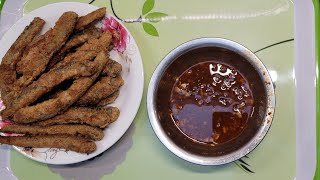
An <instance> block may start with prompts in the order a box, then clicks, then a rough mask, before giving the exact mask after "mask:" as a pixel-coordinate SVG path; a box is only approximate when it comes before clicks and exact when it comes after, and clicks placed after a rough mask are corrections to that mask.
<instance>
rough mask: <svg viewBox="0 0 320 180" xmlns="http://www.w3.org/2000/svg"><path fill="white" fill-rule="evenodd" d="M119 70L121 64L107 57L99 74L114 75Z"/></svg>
mask: <svg viewBox="0 0 320 180" xmlns="http://www.w3.org/2000/svg"><path fill="white" fill-rule="evenodd" d="M121 71H122V66H121V64H120V63H118V62H117V61H115V60H112V59H110V58H109V60H108V63H107V65H106V67H105V68H104V70H103V71H102V73H101V74H102V75H105V76H111V77H116V76H117V75H118V74H120V72H121Z"/></svg>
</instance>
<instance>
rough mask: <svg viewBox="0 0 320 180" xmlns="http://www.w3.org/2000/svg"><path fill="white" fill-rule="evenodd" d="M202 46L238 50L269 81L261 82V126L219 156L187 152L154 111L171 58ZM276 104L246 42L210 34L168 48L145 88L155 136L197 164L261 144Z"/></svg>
mask: <svg viewBox="0 0 320 180" xmlns="http://www.w3.org/2000/svg"><path fill="white" fill-rule="evenodd" d="M202 47H220V48H225V49H228V50H231V51H233V52H235V53H238V54H239V55H241V56H243V57H244V59H246V60H247V61H248V62H249V63H250V64H252V65H253V66H254V67H255V68H256V70H257V72H258V73H259V75H260V77H261V78H262V80H263V82H269V83H264V84H265V90H266V96H267V102H266V110H265V116H264V118H263V122H262V125H261V127H260V128H259V130H258V131H257V132H256V134H255V136H254V137H253V138H252V139H251V140H250V141H248V142H247V143H246V144H244V145H243V146H242V147H241V148H239V149H237V150H235V151H233V152H231V153H228V154H225V155H222V156H215V157H209V156H201V155H197V154H193V153H190V152H188V151H186V150H184V149H182V148H180V147H179V146H177V145H176V144H175V143H174V142H173V141H172V140H171V139H170V137H168V136H167V134H166V133H165V131H164V130H163V129H162V126H161V124H160V122H159V119H158V116H157V112H156V94H157V87H158V84H159V82H160V79H161V77H162V75H163V73H164V72H165V71H166V69H167V68H168V67H169V66H170V65H171V63H172V62H173V61H174V60H176V59H177V58H178V57H179V56H181V55H182V54H184V53H187V52H189V51H191V50H194V49H198V48H202ZM275 105H276V102H275V89H274V84H273V81H272V79H271V76H270V74H269V72H268V70H267V68H266V66H265V65H264V64H263V62H262V61H261V60H260V59H259V58H258V57H257V56H256V55H255V54H254V53H253V52H252V51H250V50H249V49H248V48H246V47H245V46H243V45H241V44H239V43H237V42H235V41H232V40H228V39H225V38H213V37H203V38H197V39H193V40H189V41H187V42H185V43H183V44H181V45H179V46H177V47H176V48H174V49H173V50H171V51H170V52H169V53H168V54H167V55H166V56H165V57H164V58H163V59H162V60H161V62H160V63H159V64H158V66H157V67H156V69H155V70H154V72H153V75H152V77H151V79H150V82H149V86H148V92H147V112H148V116H149V121H150V124H151V126H152V128H153V131H154V133H155V134H156V136H157V137H158V139H159V140H160V141H161V142H162V144H163V145H164V146H166V147H167V148H168V149H169V150H170V151H171V152H172V153H174V154H175V155H176V156H178V157H180V158H182V159H184V160H186V161H188V162H191V163H194V164H199V165H222V164H227V163H230V162H233V161H235V160H238V159H240V158H242V157H243V156H245V155H247V154H248V153H249V152H251V151H252V150H253V149H255V148H256V147H257V146H258V145H259V144H260V142H261V141H262V140H263V138H264V137H265V136H266V134H267V132H268V130H269V129H270V126H271V124H272V121H273V116H274V112H275Z"/></svg>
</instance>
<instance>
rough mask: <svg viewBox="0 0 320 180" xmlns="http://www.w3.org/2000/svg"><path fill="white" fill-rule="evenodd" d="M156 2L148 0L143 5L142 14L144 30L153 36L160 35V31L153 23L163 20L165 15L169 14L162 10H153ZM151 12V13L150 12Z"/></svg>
mask: <svg viewBox="0 0 320 180" xmlns="http://www.w3.org/2000/svg"><path fill="white" fill-rule="evenodd" d="M154 4H155V0H146V1H145V2H144V4H143V7H142V15H143V16H144V18H143V19H144V21H142V27H143V30H144V31H145V32H146V33H148V34H149V35H151V36H157V37H158V36H159V33H158V31H157V29H156V27H155V26H154V25H152V23H157V22H159V21H161V20H162V18H163V17H166V16H168V14H165V13H162V12H151V11H152V9H153V7H154ZM148 13H149V14H148Z"/></svg>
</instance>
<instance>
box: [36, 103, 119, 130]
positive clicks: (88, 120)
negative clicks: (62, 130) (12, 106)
mask: <svg viewBox="0 0 320 180" xmlns="http://www.w3.org/2000/svg"><path fill="white" fill-rule="evenodd" d="M119 115H120V111H119V109H118V108H116V107H107V108H89V107H71V108H70V109H68V110H67V111H66V112H64V113H63V114H60V115H57V116H55V117H53V118H51V119H48V120H44V121H39V122H37V123H35V124H34V125H36V126H51V125H56V124H88V125H90V126H96V127H99V128H105V127H107V126H108V125H109V124H110V123H112V122H114V121H116V120H117V119H118V117H119Z"/></svg>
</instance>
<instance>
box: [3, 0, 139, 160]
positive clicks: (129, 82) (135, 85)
mask: <svg viewBox="0 0 320 180" xmlns="http://www.w3.org/2000/svg"><path fill="white" fill-rule="evenodd" d="M96 9H97V7H95V6H92V5H89V4H83V3H76V2H64V3H55V4H50V5H47V6H43V7H41V8H39V9H36V10H34V11H32V12H30V13H29V14H27V15H26V16H24V17H23V18H22V19H20V20H19V21H18V22H17V23H16V24H15V25H14V26H12V28H11V29H10V30H9V31H8V32H7V33H6V34H5V35H4V36H3V38H2V39H1V41H0V44H1V48H0V59H2V57H3V56H4V54H5V53H6V52H7V50H8V49H9V48H10V46H11V45H12V44H13V42H14V41H15V40H16V39H17V37H18V36H19V35H20V33H21V32H22V31H23V29H24V28H25V27H26V26H27V25H28V24H29V23H30V22H31V21H32V20H33V18H34V17H37V16H38V17H41V18H42V19H44V20H45V21H46V24H45V26H44V29H43V31H42V32H41V33H44V32H45V31H47V30H48V29H49V28H50V27H52V26H53V25H54V23H55V22H56V21H57V19H58V18H59V17H60V16H61V15H62V13H64V12H66V11H74V12H76V13H78V14H79V16H82V15H85V14H87V13H90V12H92V11H94V10H96ZM102 22H104V23H102ZM97 25H98V26H101V27H104V28H113V29H115V30H118V31H121V32H120V36H121V37H122V38H121V44H122V45H123V44H124V43H125V46H122V47H120V46H118V48H117V47H115V48H114V49H113V50H112V51H111V53H110V55H111V58H113V59H114V60H116V61H118V62H119V63H121V64H122V67H123V71H122V78H123V79H124V81H125V84H124V85H123V86H122V87H121V89H120V96H119V97H118V99H117V100H116V101H115V102H114V103H113V104H111V106H116V107H118V108H119V109H120V112H121V113H120V117H119V119H118V120H117V121H116V122H114V123H113V124H111V125H110V126H109V127H108V128H106V129H105V131H104V132H105V138H104V139H103V140H101V141H98V142H96V143H97V150H96V151H95V152H94V153H92V154H89V155H87V154H79V153H75V152H72V151H65V150H62V149H55V148H50V149H48V148H21V147H14V149H16V150H17V151H18V152H20V153H21V154H23V155H25V156H27V157H28V158H30V159H33V160H36V161H39V162H42V163H47V164H61V165H62V164H72V163H77V162H81V161H85V160H88V159H90V158H93V157H95V156H97V155H99V154H101V153H102V152H104V151H106V150H107V149H108V148H110V147H111V146H112V145H113V144H114V143H116V142H117V141H118V140H119V139H120V138H121V136H122V135H123V134H124V133H125V132H126V131H127V129H128V128H129V126H130V125H131V123H132V121H133V119H134V117H135V115H136V113H137V111H138V108H139V106H140V102H141V98H142V93H143V82H144V77H143V65H142V60H141V56H140V53H139V49H138V46H137V44H136V42H135V40H134V39H133V37H132V36H131V34H130V32H129V31H128V30H127V29H126V28H125V27H124V26H123V24H121V22H119V21H118V20H116V18H114V17H113V16H111V15H109V14H108V15H106V17H105V18H104V19H103V20H102V21H100V22H99V23H98V24H97ZM126 35H127V36H126Z"/></svg>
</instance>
